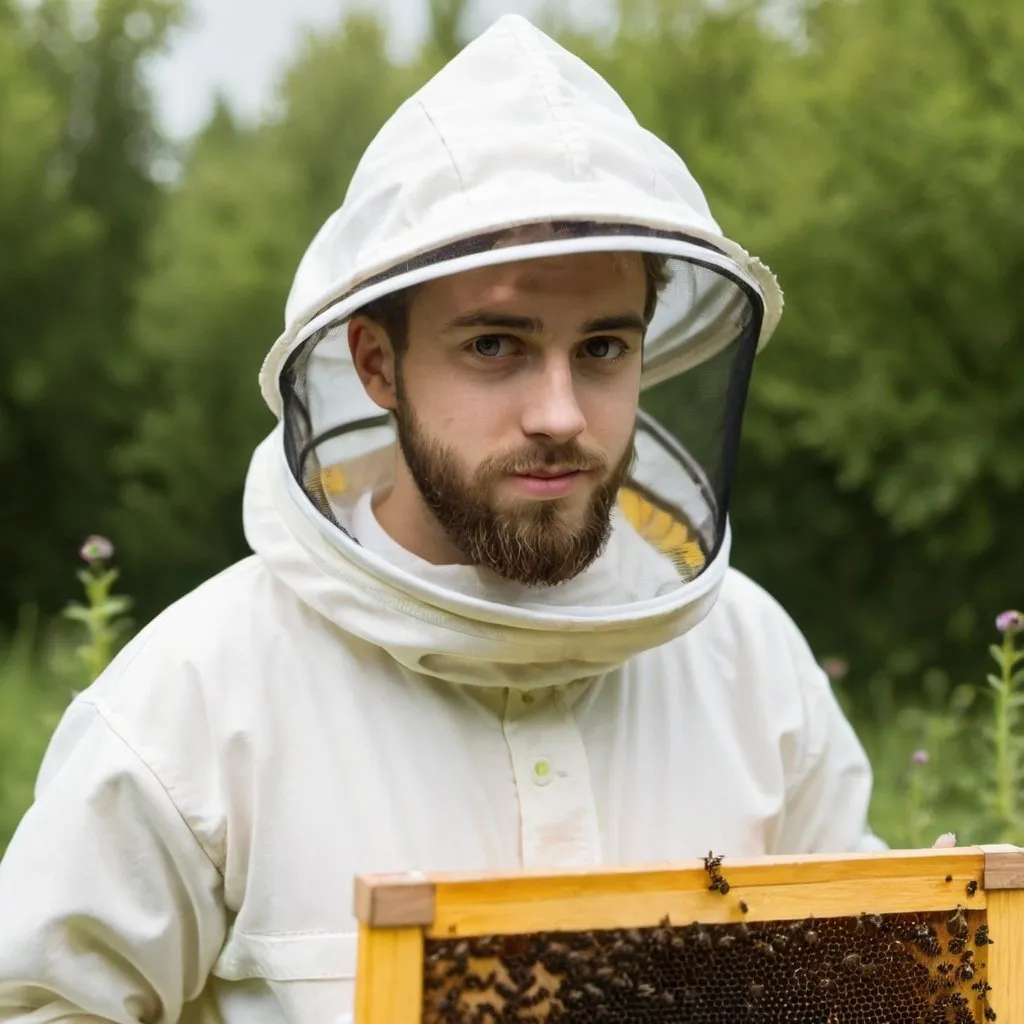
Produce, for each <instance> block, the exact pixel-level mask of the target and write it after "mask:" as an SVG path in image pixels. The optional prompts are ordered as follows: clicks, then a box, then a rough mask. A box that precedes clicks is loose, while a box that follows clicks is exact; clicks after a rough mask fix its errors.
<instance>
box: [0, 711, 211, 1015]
mask: <svg viewBox="0 0 1024 1024" xmlns="http://www.w3.org/2000/svg"><path fill="white" fill-rule="evenodd" d="M224 934H225V914H224V907H223V897H222V881H221V876H220V874H219V872H218V870H217V868H216V867H215V866H214V864H213V863H212V861H211V860H210V858H209V856H208V855H207V853H206V852H205V851H204V849H203V846H202V845H201V844H200V842H199V841H198V840H197V838H196V837H195V836H194V835H193V833H192V831H191V830H190V829H189V827H188V825H187V824H186V822H185V821H184V820H183V819H182V817H181V815H180V814H179V813H178V810H177V809H176V807H175V804H174V802H173V801H172V800H171V798H170V796H169V795H168V793H167V792H166V790H165V789H164V787H163V786H162V785H161V783H160V781H159V780H158V779H157V778H156V776H155V775H154V774H153V773H152V772H151V771H150V769H149V768H148V767H147V766H146V765H145V764H144V763H143V762H142V760H140V758H139V757H138V756H136V754H135V753H134V752H133V751H132V749H131V748H130V747H129V746H128V745H127V744H126V743H125V742H124V741H123V740H122V739H121V737H119V736H118V735H117V734H116V733H115V732H114V730H113V729H112V728H111V727H110V725H109V724H108V722H107V721H106V720H105V719H104V718H103V717H102V715H101V714H100V713H99V712H98V711H97V709H96V708H95V707H93V706H92V705H89V704H86V703H81V702H78V703H76V704H74V705H72V707H71V708H69V709H68V711H67V712H66V713H65V716H64V718H63V719H62V721H61V724H60V726H59V727H58V729H57V731H56V733H55V734H54V738H53V740H52V741H51V744H50V747H49V749H48V751H47V754H46V758H45V759H44V762H43V766H42V769H41V771H40V774H39V782H38V784H37V790H36V801H35V803H34V805H33V806H32V807H31V808H30V810H29V811H28V813H27V814H26V816H25V817H24V819H23V820H22V822H21V824H20V826H19V828H18V830H17V831H16V833H15V835H14V838H13V839H12V841H11V844H10V846H9V848H8V850H7V853H6V855H5V857H4V859H3V861H2V862H0V1021H2V1022H11V1021H19V1022H25V1024H50V1022H56V1021H60V1022H62V1024H64V1022H68V1024H70V1022H74V1024H86V1022H101V1021H118V1022H121V1024H136V1022H141V1021H145V1022H147V1024H176V1022H177V1021H178V1020H179V1018H180V1016H181V1012H182V1006H183V1004H184V1003H185V1002H187V1001H189V1000H191V999H193V998H195V997H196V996H198V995H199V993H200V992H201V991H202V989H203V988H204V986H205V984H206V978H207V976H208V974H209V971H210V968H211V967H212V965H213V962H214V960H215V959H216V957H217V955H218V953H219V951H220V948H221V945H222V943H223V941H224Z"/></svg>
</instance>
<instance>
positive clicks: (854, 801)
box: [776, 664, 887, 853]
mask: <svg viewBox="0 0 1024 1024" xmlns="http://www.w3.org/2000/svg"><path fill="white" fill-rule="evenodd" d="M802 682H803V688H802V696H803V703H804V709H805V715H806V718H805V737H804V740H805V741H804V744H803V756H802V758H801V760H800V764H799V766H798V768H797V770H796V772H795V774H794V776H793V778H792V780H791V781H790V783H789V785H788V788H787V796H786V809H785V814H784V815H783V821H782V827H781V830H780V833H779V835H778V839H777V844H776V845H777V847H778V849H777V851H776V852H779V853H795V852H799V853H849V852H857V851H870V850H884V849H886V848H887V847H886V844H885V843H884V842H883V841H882V840H881V839H879V838H878V837H877V836H876V835H874V833H873V832H872V831H871V829H870V827H869V825H868V808H869V805H870V803H871V788H872V774H871V765H870V763H869V761H868V758H867V754H866V753H865V752H864V748H863V747H862V746H861V743H860V741H859V740H858V739H857V736H856V733H855V732H854V730H853V727H852V726H851V725H850V723H849V721H848V720H847V718H846V716H845V714H843V710H842V708H841V707H840V705H839V702H838V701H837V700H836V697H835V694H834V693H833V692H832V686H831V684H830V683H829V679H828V676H826V675H825V673H824V672H823V671H822V670H821V669H820V668H818V666H817V665H816V664H814V665H813V667H811V666H808V667H807V668H806V669H805V672H804V679H803V680H802Z"/></svg>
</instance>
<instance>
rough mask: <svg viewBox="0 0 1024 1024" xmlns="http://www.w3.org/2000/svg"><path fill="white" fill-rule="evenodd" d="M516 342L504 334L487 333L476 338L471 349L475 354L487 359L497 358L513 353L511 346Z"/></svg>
mask: <svg viewBox="0 0 1024 1024" xmlns="http://www.w3.org/2000/svg"><path fill="white" fill-rule="evenodd" d="M514 342H515V339H514V338H510V337H508V336H507V335H504V334H485V335H482V336H481V337H479V338H474V339H473V341H472V343H471V345H470V349H471V351H472V352H473V354H474V355H478V356H483V357H484V358H485V359H496V358H497V357H498V356H507V355H512V348H511V346H512V345H513V343H514Z"/></svg>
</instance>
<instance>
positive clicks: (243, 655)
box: [81, 556, 323, 714]
mask: <svg viewBox="0 0 1024 1024" xmlns="http://www.w3.org/2000/svg"><path fill="white" fill-rule="evenodd" d="M322 629H323V624H322V621H321V618H320V616H319V615H318V614H317V613H316V612H315V611H313V610H312V609H311V608H309V607H308V606H307V605H305V604H303V603H302V602H301V601H300V600H299V598H298V597H297V596H296V595H295V593H294V592H293V591H292V590H290V589H289V588H288V587H286V586H285V585H284V584H282V583H281V582H280V581H278V580H277V579H276V578H275V577H274V576H273V574H272V573H270V572H269V571H268V570H267V568H266V566H265V565H264V564H263V563H262V562H261V561H260V559H259V558H257V557H255V556H252V557H249V558H246V559H243V560H242V561H240V562H237V563H235V564H234V565H233V566H231V567H230V568H228V569H225V570H224V571H223V572H221V573H219V574H217V575H216V576H213V577H212V578H210V579H208V580H207V581H206V582H204V583H202V584H200V585H199V586H198V587H196V588H195V589H194V590H192V591H190V592H189V593H188V594H186V595H185V596H184V597H181V598H180V599H179V600H177V601H175V602H174V604H172V605H170V606H169V607H167V608H166V609H165V610H164V611H162V612H161V613H160V614H159V615H157V616H156V618H154V619H153V620H152V621H151V622H150V623H148V624H147V625H146V626H145V627H143V629H141V630H140V631H139V633H137V634H136V635H135V637H133V638H132V639H131V640H130V641H129V642H128V644H126V646H125V647H124V648H123V649H122V650H121V651H120V653H119V654H118V655H117V657H115V658H114V660H113V661H112V662H111V664H110V665H109V666H108V667H107V669H106V670H105V671H104V672H103V673H102V674H101V675H100V677H99V678H98V679H97V680H96V681H95V682H94V683H93V684H92V685H91V686H90V687H89V688H88V689H87V690H85V691H84V692H83V693H82V694H81V698H82V699H84V700H86V701H88V702H89V703H92V704H95V705H96V706H98V707H99V708H100V709H101V710H103V711H104V712H105V713H111V714H116V713H118V712H122V711H127V710H128V709H129V708H131V707H132V706H133V705H139V704H143V703H148V702H149V701H152V700H153V699H154V698H158V697H159V691H161V690H164V691H166V690H173V689H177V688H185V689H189V688H191V687H193V686H195V685H197V684H199V685H201V686H202V688H203V689H209V688H210V687H211V686H214V687H223V686H224V685H225V683H226V682H227V681H229V680H231V679H232V678H241V677H248V678H252V672H251V671H250V670H251V668H252V667H253V666H257V665H260V664H263V665H266V664H267V663H268V661H270V662H272V661H273V659H274V657H275V652H277V651H278V650H279V649H280V648H281V646H282V645H284V644H289V645H290V644H296V643H301V637H302V636H303V635H304V634H310V633H315V632H317V631H319V630H322Z"/></svg>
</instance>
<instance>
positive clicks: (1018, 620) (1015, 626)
mask: <svg viewBox="0 0 1024 1024" xmlns="http://www.w3.org/2000/svg"><path fill="white" fill-rule="evenodd" d="M996 629H998V630H999V632H1000V633H1019V632H1021V630H1024V613H1022V612H1018V611H1013V610H1012V609H1011V610H1010V611H1007V612H1000V613H999V614H998V615H997V616H996Z"/></svg>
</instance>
